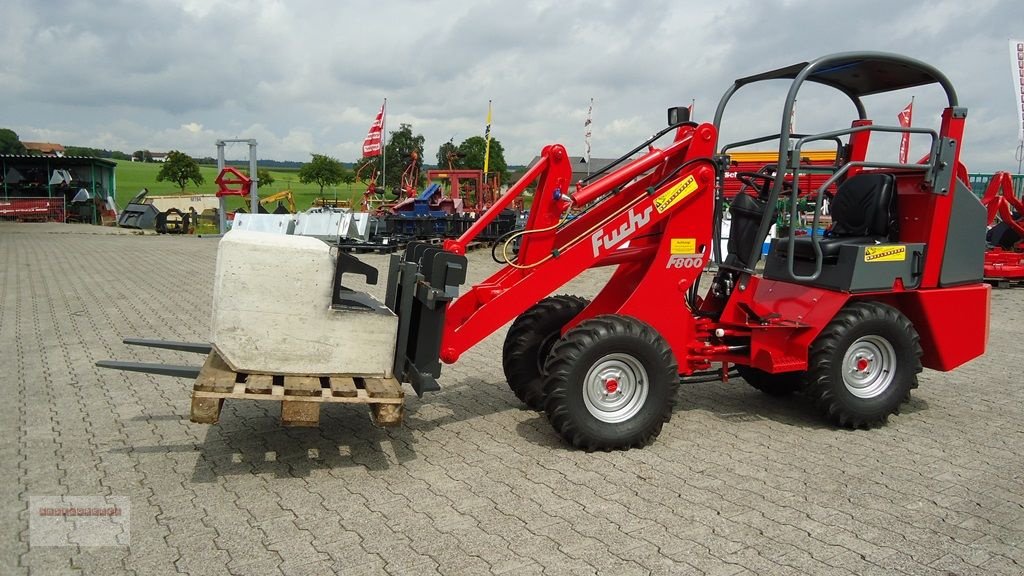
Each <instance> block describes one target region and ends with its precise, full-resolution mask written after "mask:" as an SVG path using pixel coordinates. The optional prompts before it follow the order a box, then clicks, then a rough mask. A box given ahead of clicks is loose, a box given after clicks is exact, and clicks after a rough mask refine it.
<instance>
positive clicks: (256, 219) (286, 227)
mask: <svg viewBox="0 0 1024 576" xmlns="http://www.w3.org/2000/svg"><path fill="white" fill-rule="evenodd" d="M294 228H295V215H294V214H235V220H234V223H233V224H232V225H231V229H232V230H249V231H252V232H270V233H273V234H291V233H292V230H293V229H294Z"/></svg>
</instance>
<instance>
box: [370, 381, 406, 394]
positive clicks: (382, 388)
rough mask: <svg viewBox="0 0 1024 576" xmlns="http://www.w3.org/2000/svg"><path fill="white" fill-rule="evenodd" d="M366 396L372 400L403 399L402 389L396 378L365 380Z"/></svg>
mask: <svg viewBox="0 0 1024 576" xmlns="http://www.w3.org/2000/svg"><path fill="white" fill-rule="evenodd" d="M363 382H364V383H365V384H366V394H367V395H368V396H369V397H370V398H401V397H402V388H401V386H399V385H398V382H397V381H396V380H395V379H394V378H388V379H384V378H364V379H363Z"/></svg>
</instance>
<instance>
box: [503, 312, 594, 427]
mask: <svg viewBox="0 0 1024 576" xmlns="http://www.w3.org/2000/svg"><path fill="white" fill-rule="evenodd" d="M588 304H590V301H589V300H587V299H586V298H581V297H579V296H573V295H571V294H558V295H555V296H549V297H547V298H545V299H543V300H541V301H540V302H537V303H536V304H534V305H533V306H532V307H530V308H529V309H528V310H527V311H526V312H523V313H522V314H520V315H519V317H518V318H516V319H515V321H514V322H512V326H511V327H510V328H509V329H508V333H507V334H506V335H505V343H504V344H503V345H502V349H501V367H502V369H503V371H504V373H505V381H506V382H508V387H509V388H510V389H511V390H512V393H513V394H515V395H516V398H518V399H519V400H520V401H521V402H522V403H523V404H526V406H527V407H529V408H530V409H532V410H543V409H544V394H543V377H544V375H543V374H534V373H533V372H534V366H535V365H536V364H537V359H536V358H534V357H533V355H532V354H530V353H529V349H530V348H531V341H530V337H531V336H533V335H535V334H536V333H537V332H538V331H539V330H541V329H542V328H543V327H544V326H545V325H549V324H550V323H551V320H552V319H559V318H564V320H563V321H562V322H559V323H558V324H559V325H560V326H559V329H561V326H564V325H565V324H566V323H567V322H569V320H571V319H573V318H575V317H576V316H577V315H578V314H579V313H580V312H582V311H583V309H584V308H586V307H587V305H588ZM525 356H530V357H529V358H526V357H525ZM543 364H544V359H541V361H540V365H542V366H543ZM535 379H536V380H535Z"/></svg>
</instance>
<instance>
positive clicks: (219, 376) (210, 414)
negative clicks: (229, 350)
mask: <svg viewBox="0 0 1024 576" xmlns="http://www.w3.org/2000/svg"><path fill="white" fill-rule="evenodd" d="M404 397H405V394H404V393H403V392H402V387H401V385H400V384H399V383H398V381H397V380H395V379H394V378H362V377H358V376H345V375H332V376H280V375H272V374H249V373H243V372H235V371H233V370H232V369H231V368H230V367H229V366H228V365H227V363H225V362H224V360H223V359H222V358H221V357H220V356H219V355H218V354H217V352H216V351H212V352H210V355H209V356H207V358H206V364H204V365H203V368H202V370H200V372H199V377H198V378H196V382H195V385H194V386H193V387H192V412H191V420H192V421H193V422H198V423H200V424H216V423H217V421H218V420H219V419H220V410H221V407H222V406H223V405H224V400H226V399H228V398H231V399H236V400H264V401H273V402H280V403H281V423H282V424H284V425H285V426H317V425H319V423H320V405H321V404H324V403H342V404H366V405H368V406H369V407H370V416H371V418H372V420H373V423H374V424H376V425H377V426H389V427H390V426H398V425H400V424H401V423H402V413H403V404H404V402H405V400H404Z"/></svg>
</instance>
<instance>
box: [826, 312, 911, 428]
mask: <svg viewBox="0 0 1024 576" xmlns="http://www.w3.org/2000/svg"><path fill="white" fill-rule="evenodd" d="M921 354H922V350H921V343H920V338H919V336H918V334H917V331H916V330H915V329H914V325H913V324H911V322H910V320H908V319H907V317H906V316H904V315H903V314H902V313H900V311H899V310H897V309H895V308H893V307H892V306H888V305H886V304H882V303H880V302H854V303H852V304H848V305H847V306H845V307H844V308H843V309H842V310H840V311H839V313H838V314H836V317H835V318H833V319H832V321H831V322H830V323H829V324H828V326H826V327H825V330H823V331H822V333H821V334H820V335H819V336H818V337H817V339H815V341H814V343H813V344H811V350H810V356H809V358H808V366H809V369H808V372H807V374H808V392H809V393H810V396H811V398H812V399H813V400H814V402H815V404H816V405H817V407H818V409H819V410H821V412H822V413H823V414H824V416H825V418H827V419H828V420H829V421H831V422H832V423H834V424H836V425H838V426H842V427H845V428H871V427H873V426H877V425H880V424H883V423H885V422H886V420H887V419H888V417H889V415H890V414H896V413H898V412H899V407H900V404H902V403H903V402H905V401H906V400H908V399H909V398H910V390H911V389H912V388H916V387H917V374H918V373H919V372H921Z"/></svg>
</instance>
